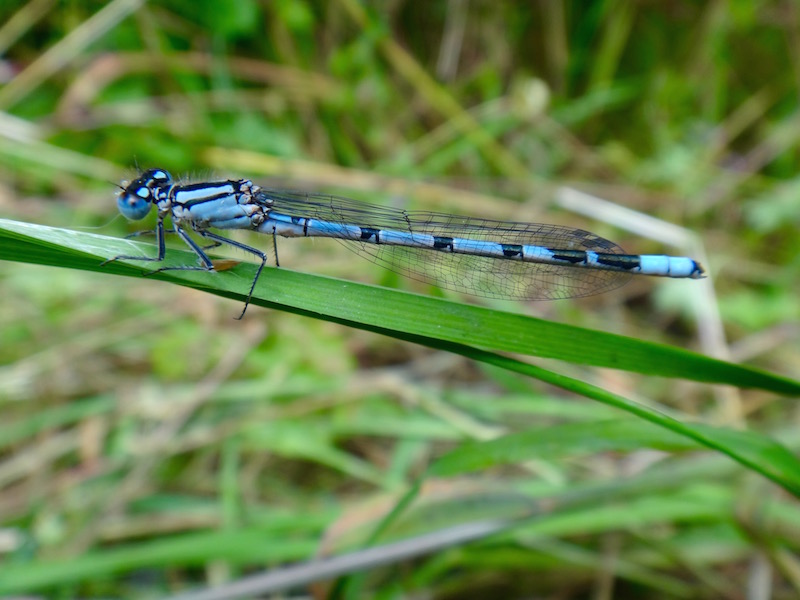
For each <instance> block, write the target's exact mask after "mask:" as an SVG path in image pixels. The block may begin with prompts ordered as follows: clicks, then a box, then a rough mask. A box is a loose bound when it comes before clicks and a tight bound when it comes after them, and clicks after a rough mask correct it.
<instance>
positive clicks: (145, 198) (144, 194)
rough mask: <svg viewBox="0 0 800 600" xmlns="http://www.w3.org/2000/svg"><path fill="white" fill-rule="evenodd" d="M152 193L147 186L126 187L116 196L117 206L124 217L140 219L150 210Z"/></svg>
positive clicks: (133, 219) (134, 219)
mask: <svg viewBox="0 0 800 600" xmlns="http://www.w3.org/2000/svg"><path fill="white" fill-rule="evenodd" d="M153 201H154V199H153V193H152V192H151V191H150V189H149V188H148V187H147V186H144V185H141V186H139V187H136V188H133V187H127V188H125V189H124V190H123V191H121V192H120V193H119V195H118V196H117V207H118V208H119V212H121V213H122V215H123V216H124V217H125V218H126V219H130V220H132V221H141V220H142V219H144V218H145V217H146V216H147V213H149V212H150V206H151V204H152V202H153Z"/></svg>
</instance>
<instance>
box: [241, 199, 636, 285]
mask: <svg viewBox="0 0 800 600" xmlns="http://www.w3.org/2000/svg"><path fill="white" fill-rule="evenodd" d="M256 201H258V202H264V203H269V204H270V205H271V208H272V209H273V210H274V211H275V212H278V213H281V214H285V215H291V216H296V217H305V218H313V219H317V220H320V221H328V222H331V223H334V224H347V225H358V226H359V227H371V228H375V229H381V230H393V231H402V232H406V233H419V234H430V235H436V236H445V237H459V238H467V239H473V240H480V241H487V242H496V243H501V244H525V245H534V246H544V247H546V248H554V249H556V248H557V249H560V250H588V251H595V252H604V253H608V254H624V252H623V250H622V248H620V247H619V246H618V245H617V244H615V243H613V242H611V241H609V240H606V239H604V238H601V237H599V236H597V235H595V234H593V233H590V232H588V231H584V230H582V229H574V228H571V227H561V226H558V225H542V224H535V223H516V222H509V221H494V220H491V219H477V218H471V217H462V216H456V215H448V214H444V213H435V212H421V211H405V210H401V209H397V208H391V207H384V206H375V205H370V204H365V203H363V202H358V201H355V200H351V199H349V198H342V197H338V196H329V195H322V194H307V193H303V192H297V191H284V190H281V191H277V190H262V191H261V193H260V195H259V196H258V197H257V198H256ZM337 241H339V242H340V243H342V244H343V245H345V246H346V247H347V248H348V249H350V250H352V251H353V252H355V253H356V254H359V255H361V256H363V257H364V258H366V259H367V260H370V261H372V262H374V263H376V264H379V265H381V266H382V267H385V268H387V269H389V270H391V271H394V272H396V273H400V274H401V275H404V276H406V277H409V278H411V279H416V280H419V281H424V282H428V283H432V284H434V285H438V286H440V287H443V288H446V289H451V290H455V291H459V292H463V293H467V294H473V295H477V296H483V297H487V298H517V299H532V300H553V299H559V298H575V297H580V296H590V295H592V294H598V293H601V292H606V291H609V290H612V289H614V288H617V287H619V286H621V285H624V284H625V283H626V282H627V281H628V280H629V279H630V275H629V274H628V273H624V272H618V271H605V270H599V269H586V268H575V267H562V266H557V265H545V264H537V263H530V262H521V261H519V260H504V259H497V258H487V257H482V256H473V255H469V254H454V253H450V252H442V251H437V250H432V249H427V248H414V247H405V246H393V245H381V244H369V243H363V242H359V241H357V240H344V239H338V240H337Z"/></svg>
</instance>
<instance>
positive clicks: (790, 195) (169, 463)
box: [0, 0, 800, 598]
mask: <svg viewBox="0 0 800 600" xmlns="http://www.w3.org/2000/svg"><path fill="white" fill-rule="evenodd" d="M798 27H800V8H798V7H797V6H796V5H795V4H794V3H792V2H774V3H763V4H762V3H753V2H744V1H735V0H731V1H727V2H724V1H718V2H710V3H654V2H642V1H639V2H636V1H630V0H609V1H601V2H594V3H582V2H566V3H556V2H539V3H523V2H513V1H509V0H498V1H497V2H491V3H489V2H479V1H477V0H449V1H442V2H430V3H419V2H402V1H393V2H358V1H357V0H332V1H330V2H311V1H302V0H299V1H290V0H272V1H269V2H268V1H266V0H261V1H257V0H245V1H239V2H236V1H233V0H227V1H226V0H204V1H202V2H189V1H179V0H175V1H165V2H150V3H147V2H144V1H143V0H113V1H111V2H56V1H54V0H32V1H30V2H16V1H10V2H4V3H3V4H2V6H0V52H2V61H0V81H2V83H3V86H2V88H0V111H1V112H0V215H2V216H3V217H6V218H11V219H16V220H20V221H31V222H36V223H42V224H48V225H55V226H59V227H66V228H71V229H83V230H91V231H97V232H99V233H104V234H107V235H113V236H120V237H121V236H123V235H125V234H126V233H129V232H132V231H135V230H137V229H139V228H140V227H137V225H141V224H129V223H126V222H125V221H124V219H122V218H119V217H118V218H115V217H116V207H115V202H114V199H113V194H114V192H115V187H114V186H115V185H116V183H118V182H119V181H120V180H121V179H123V178H125V177H130V176H131V175H133V174H135V173H136V172H137V171H136V169H137V168H147V167H153V166H159V167H163V168H166V169H168V170H170V171H171V172H173V173H174V174H176V175H181V176H184V175H185V176H188V177H210V176H214V177H225V176H236V177H249V178H251V179H254V180H255V181H257V182H258V183H261V184H264V185H271V186H274V187H297V188H306V189H313V190H321V191H330V192H333V193H340V194H343V195H346V196H349V197H354V198H359V199H364V200H368V201H370V202H375V203H381V202H383V203H391V204H394V205H402V206H411V207H414V208H428V209H432V210H445V211H449V212H460V213H464V214H469V215H475V216H486V217H492V218H500V219H514V220H529V221H542V222H552V223H559V224H569V225H574V226H580V227H583V228H586V229H589V230H591V231H594V232H596V233H598V234H600V235H603V236H605V237H609V238H610V239H613V240H614V241H617V242H618V243H620V244H621V245H623V247H625V248H626V249H627V250H628V251H630V252H637V253H670V254H681V255H684V254H686V255H691V256H693V257H695V258H698V259H700V260H702V261H703V263H704V265H705V266H706V267H707V269H708V270H709V272H710V275H711V278H710V280H708V281H704V282H694V281H689V282H681V281H666V282H661V281H654V280H651V279H637V280H636V281H634V282H632V283H631V284H629V285H628V286H627V287H625V288H623V289H622V290H619V291H617V292H614V293H612V294H607V295H604V296H598V297H593V298H588V299H582V300H580V301H575V302H550V303H535V304H523V303H519V304H516V305H514V304H511V303H500V302H498V303H492V304H491V305H492V306H493V307H495V308H501V309H504V310H512V311H516V312H524V313H528V314H531V315H536V316H540V317H545V318H549V319H553V320H556V321H562V322H567V323H571V324H575V325H582V326H585V327H593V328H597V329H603V330H605V331H609V332H615V333H622V334H626V335H630V336H634V337H639V338H643V339H648V340H654V341H662V342H667V343H671V344H674V345H677V346H681V347H685V348H692V349H696V350H699V351H702V352H704V353H706V354H710V355H713V356H718V357H721V358H726V359H731V360H734V361H743V362H747V363H748V364H752V365H756V366H759V367H761V368H764V369H767V370H770V371H773V372H776V373H780V374H784V375H787V376H790V377H792V376H796V375H797V373H798V372H799V371H800V370H799V369H798V364H800V348H799V347H798V344H797V337H798V332H799V331H800V327H798V313H799V312H800V309H799V308H798V300H797V298H798V291H800V290H798V285H797V281H798V270H799V269H800V260H798V257H799V256H800V251H799V250H800V248H798V241H797V235H796V229H797V227H798V221H799V220H800V219H799V217H798V215H800V210H799V209H800V199H799V198H800V195H798V193H797V192H798V191H800V185H798V180H797V176H796V173H797V171H798V169H797V165H798V158H799V157H798V152H797V148H796V146H797V139H798V136H800V120H799V118H798V101H797V98H798V92H799V88H800V60H799V59H800V31H799V30H798ZM625 208H626V209H632V210H624V209H625ZM633 211H635V212H633ZM645 214H646V215H650V216H652V217H655V218H656V220H650V219H647V218H646V217H644V215H645ZM147 223H152V221H148V222H147ZM691 232H694V233H691ZM237 239H242V240H245V241H247V240H248V238H247V237H246V236H244V235H240V236H237ZM250 242H252V243H255V244H261V245H262V246H263V240H258V239H253V238H251V239H250ZM280 252H281V263H282V265H283V266H284V267H286V268H290V269H298V270H302V271H309V272H314V273H323V274H329V275H334V276H337V277H343V278H347V279H352V280H357V281H365V282H372V283H379V284H383V285H390V286H393V287H400V288H404V289H409V290H414V291H418V292H422V293H426V294H433V295H437V294H440V295H441V294H442V292H441V291H438V290H436V289H432V288H428V287H425V286H422V285H420V284H417V283H415V282H409V281H406V280H403V279H402V278H399V277H396V276H394V275H393V274H391V273H386V272H383V271H381V270H380V269H377V268H373V267H372V265H370V264H369V263H368V262H366V261H363V260H360V259H358V258H356V257H355V256H354V255H352V254H349V253H348V252H347V251H345V250H344V249H342V248H341V247H340V246H339V245H337V244H335V243H326V242H325V241H324V240H316V241H310V240H282V241H281V243H280ZM230 255H231V257H232V258H237V259H243V258H244V257H242V256H240V255H238V254H237V253H235V252H233V253H232V254H230ZM112 282H113V283H112ZM110 283H112V284H111V285H109V284H110ZM712 285H713V287H712ZM0 286H1V291H2V295H1V296H0V336H2V338H1V339H0V402H2V411H3V415H4V417H5V418H4V419H3V423H2V424H0V444H2V448H0V490H2V493H0V527H1V528H0V556H2V563H3V564H2V565H0V571H6V573H5V575H0V587H2V586H3V585H5V586H6V587H4V588H3V589H4V590H6V591H8V590H12V591H16V592H20V591H29V592H30V591H35V592H37V593H41V594H42V595H44V596H47V597H78V596H80V597H101V596H102V597H160V596H163V595H166V594H168V593H171V592H175V591H178V590H183V589H187V588H190V587H201V586H203V585H208V584H210V583H219V582H224V581H230V580H236V579H237V578H238V577H241V576H243V575H245V574H247V573H250V572H253V571H258V570H261V569H267V568H275V569H277V568H279V567H280V566H281V565H283V564H286V563H291V562H296V561H302V560H306V559H309V558H311V557H313V556H315V555H327V554H337V553H341V552H344V551H346V550H348V549H352V548H355V547H357V546H358V545H359V544H361V543H363V542H364V540H365V539H366V538H367V537H368V536H369V535H370V534H371V532H372V531H373V530H374V528H375V527H377V524H378V523H379V522H380V519H381V518H383V516H384V515H385V514H386V511H388V510H390V509H391V508H392V506H394V503H395V502H397V501H398V499H399V498H400V496H401V495H402V493H403V492H405V491H406V490H407V488H408V486H409V485H410V483H411V482H413V481H414V480H415V478H416V477H418V476H419V475H421V474H422V473H424V472H425V469H426V468H427V467H428V465H430V464H431V463H433V461H434V460H435V459H436V457H438V456H440V455H442V454H443V453H444V452H445V451H446V450H448V449H451V448H454V447H457V446H459V445H460V444H463V443H465V442H472V443H476V442H479V441H482V440H491V439H494V438H497V437H501V436H504V435H506V434H513V433H522V432H524V433H526V434H528V435H529V436H532V437H530V438H529V439H527V441H526V443H528V444H533V443H534V442H535V440H537V439H541V440H544V439H546V438H547V431H548V430H549V429H552V428H555V427H562V428H563V427H567V428H568V429H558V431H559V432H568V431H573V435H572V436H570V435H567V434H566V433H565V434H564V435H560V436H558V437H556V439H554V440H551V441H549V442H548V443H545V442H544V441H541V443H542V447H541V448H539V450H538V451H537V452H536V454H535V456H536V458H535V460H530V459H529V457H527V458H526V459H525V460H519V461H516V462H514V464H512V465H506V466H504V467H499V468H494V469H484V470H481V471H480V473H479V474H478V475H476V474H474V473H473V474H471V475H470V476H469V477H468V476H466V475H465V476H461V477H443V478H441V479H437V478H428V479H427V480H426V484H425V486H423V488H422V490H421V491H420V493H419V497H418V498H417V502H416V504H415V507H414V509H413V510H411V511H410V513H409V514H408V516H407V517H406V519H405V520H404V521H402V522H401V523H398V524H396V527H395V529H394V530H393V531H392V532H391V535H392V536H394V537H395V538H397V539H402V538H408V537H409V536H412V537H413V536H414V535H418V534H421V533H429V532H431V531H435V530H437V529H440V528H443V527H447V526H449V525H453V524H457V523H465V522H471V521H472V520H476V519H484V518H489V517H497V516H504V517H507V516H512V515H515V514H518V513H519V512H520V511H521V510H523V509H526V508H527V507H529V505H530V502H531V500H532V499H535V498H539V497H546V498H552V497H560V496H561V495H580V494H585V495H586V497H587V498H591V499H592V501H591V502H587V503H585V504H584V505H580V506H579V507H577V508H575V507H563V508H555V509H552V510H550V511H543V512H544V513H545V514H543V515H542V516H541V517H540V518H539V519H538V520H537V521H536V522H535V523H533V524H528V525H526V527H524V528H520V529H517V530H515V531H514V532H513V534H508V535H505V536H503V537H500V538H492V540H491V542H484V543H481V544H474V545H471V546H465V547H460V548H457V549H453V550H448V551H442V552H440V553H436V554H435V555H433V556H432V557H428V558H426V559H424V560H422V559H420V560H417V561H414V562H402V563H399V564H398V565H396V566H395V567H392V568H383V569H377V570H375V571H373V572H371V573H370V575H369V577H367V578H366V579H364V580H360V581H358V582H356V583H353V582H352V581H351V582H350V583H349V587H348V586H340V587H339V588H314V589H313V591H312V593H313V594H315V595H316V596H320V597H324V596H326V595H335V594H339V595H348V596H350V597H386V598H389V597H401V596H404V595H414V594H427V595H430V596H432V597H441V598H448V597H453V598H456V597H457V598H468V597H474V598H480V597H508V598H511V597H524V596H530V595H534V594H535V595H540V596H542V597H555V596H558V597H575V598H583V597H597V598H604V597H618V598H628V597H630V598H633V597H636V598H664V597H709V598H712V597H713V598H720V597H726V598H727V597H730V598H740V597H745V594H744V592H743V590H745V589H746V588H748V587H749V588H750V589H754V590H758V591H759V592H760V593H767V594H768V593H772V594H773V597H778V598H780V597H786V598H790V597H796V595H797V594H798V592H800V577H798V575H797V573H798V570H797V569H798V566H800V565H798V563H797V558H796V556H795V553H796V551H797V548H798V545H800V535H798V530H797V525H796V523H798V522H800V521H798V519H800V514H798V507H797V504H796V503H795V502H794V501H793V500H791V499H789V498H788V497H787V496H786V495H785V494H784V493H782V492H780V491H778V490H777V489H776V488H774V487H773V486H772V485H771V484H768V483H766V482H765V481H763V480H762V479H759V478H756V477H755V476H753V475H752V474H748V473H746V472H745V471H744V469H742V468H741V467H739V466H737V465H735V464H733V463H731V462H730V461H728V460H726V459H724V458H722V457H719V456H711V455H709V454H705V453H701V452H698V451H697V448H696V447H694V446H692V445H686V444H685V443H680V442H678V441H676V440H674V439H672V438H670V439H662V437H660V436H659V435H658V433H657V432H655V431H651V429H652V428H650V427H645V426H644V425H645V424H642V423H639V422H636V421H632V420H631V419H630V418H629V417H627V416H624V417H620V415H619V413H617V412H615V411H612V410H611V409H608V408H607V407H605V406H599V405H597V404H594V403H589V402H587V401H582V400H580V399H577V398H575V397H572V396H568V395H566V394H564V393H563V392H561V391H558V390H556V389H555V388H552V387H546V386H543V385H541V384H538V385H537V384H536V383H535V382H531V381H530V380H523V379H519V378H517V377H516V376H512V375H510V374H508V373H507V372H502V371H499V370H496V369H492V368H489V367H486V366H477V365H476V364H475V363H472V362H469V361H467V360H466V359H464V358H461V357H458V356H455V355H450V354H446V353H442V352H435V351H432V350H430V349H426V348H421V347H419V346H415V345H412V344H407V343H403V342H399V341H397V340H392V339H388V338H384V337H380V336H376V335H374V334H371V333H367V332H363V331H355V330H350V329H346V328H343V327H341V326H337V325H334V324H331V323H325V322H320V321H315V320H312V319H309V318H303V317H298V316H294V315H289V314H285V313H278V312H274V311H266V310H263V309H260V308H257V307H252V308H251V309H250V311H249V314H248V317H247V318H246V319H245V320H244V321H243V322H241V323H240V322H236V321H234V320H233V319H232V317H234V316H236V315H238V312H239V310H240V305H239V304H237V303H234V302H231V301H229V300H221V299H219V298H216V297H213V296H210V295H207V294H203V293H201V292H198V291H194V290H188V289H185V288H179V287H176V286H170V285H166V284H164V283H162V282H157V281H150V280H146V279H127V278H114V279H111V278H109V277H107V276H103V275H99V274H94V273H84V272H81V271H72V270H63V269H53V268H46V267H39V266H33V265H27V264H18V263H8V262H4V263H0ZM446 296H447V297H449V298H455V299H458V298H457V296H456V295H453V294H446ZM462 300H463V301H469V302H478V300H475V299H468V298H464V299H462ZM538 363H539V364H544V365H545V366H547V367H553V368H556V369H557V370H558V371H560V372H563V373H565V374H568V375H571V376H574V377H578V378H580V379H584V380H587V381H591V382H593V383H595V384H597V385H599V386H601V387H603V388H605V389H608V390H610V391H613V392H616V393H619V394H623V395H625V396H627V397H629V398H632V399H635V400H637V401H639V402H642V403H645V404H649V405H651V406H655V407H660V408H661V409H662V410H665V411H668V412H669V413H670V414H673V415H675V416H677V417H679V418H680V419H683V420H687V421H691V420H698V421H700V422H705V423H711V424H715V425H722V426H727V427H734V428H748V429H751V430H755V431H759V432H763V433H765V434H767V435H770V436H774V437H779V438H780V439H781V440H783V441H784V442H785V443H786V444H787V445H789V446H790V447H792V448H797V445H798V434H797V427H796V420H797V411H796V410H795V408H794V406H793V405H792V404H791V403H790V402H789V401H787V400H785V399H776V398H775V397H774V396H772V395H767V394H764V393H762V392H758V393H756V392H747V391H742V390H733V389H713V388H711V387H709V386H700V385H696V384H689V383H685V382H669V383H668V382H666V381H665V380H663V379H655V378H650V379H648V378H644V377H642V376H640V375H632V374H628V373H620V372H616V371H607V370H599V369H593V370H589V369H586V368H585V367H580V366H576V365H565V364H562V363H555V362H545V361H538ZM631 427H635V428H636V430H637V431H641V432H642V433H641V439H640V440H639V441H638V443H636V444H632V443H631V444H630V445H627V446H626V445H624V444H617V445H615V444H613V443H608V444H606V445H604V444H602V443H600V441H602V440H605V441H606V442H609V440H616V439H623V438H624V439H626V440H628V441H629V440H630V435H631V433H630V428H631ZM569 428H573V429H569ZM621 429H625V432H621ZM595 436H596V440H597V444H596V445H595ZM598 498H599V500H598ZM390 537H391V536H390ZM752 597H756V596H752ZM761 597H768V596H761Z"/></svg>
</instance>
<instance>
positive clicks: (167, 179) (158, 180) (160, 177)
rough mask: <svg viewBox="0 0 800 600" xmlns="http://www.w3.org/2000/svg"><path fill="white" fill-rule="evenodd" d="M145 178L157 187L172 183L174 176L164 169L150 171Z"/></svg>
mask: <svg viewBox="0 0 800 600" xmlns="http://www.w3.org/2000/svg"><path fill="white" fill-rule="evenodd" d="M145 177H146V178H148V179H150V180H151V181H152V182H153V183H155V184H157V185H164V184H165V183H172V175H170V174H169V173H168V172H167V171H164V170H163V169H150V170H149V171H147V172H146V173H145V174H144V176H143V178H145Z"/></svg>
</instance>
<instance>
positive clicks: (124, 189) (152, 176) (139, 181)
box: [117, 169, 172, 221]
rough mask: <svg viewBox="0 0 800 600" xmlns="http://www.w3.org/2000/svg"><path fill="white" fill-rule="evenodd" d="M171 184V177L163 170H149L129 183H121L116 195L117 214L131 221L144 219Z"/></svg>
mask: <svg viewBox="0 0 800 600" xmlns="http://www.w3.org/2000/svg"><path fill="white" fill-rule="evenodd" d="M171 184H172V176H171V175H170V174H169V173H167V172H166V171H164V170H163V169H149V170H147V171H145V172H144V173H142V174H141V175H139V177H137V178H136V179H134V180H133V181H131V182H130V183H129V182H127V181H123V182H122V184H121V186H120V191H119V192H118V193H117V207H118V208H119V212H121V213H122V214H123V216H125V217H126V218H128V219H131V220H132V221H139V220H141V219H144V218H145V217H146V216H147V213H149V212H150V207H151V206H152V205H153V204H156V203H157V202H158V201H159V200H160V198H161V192H162V191H164V189H165V188H168V187H169V186H170V185H171Z"/></svg>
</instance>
